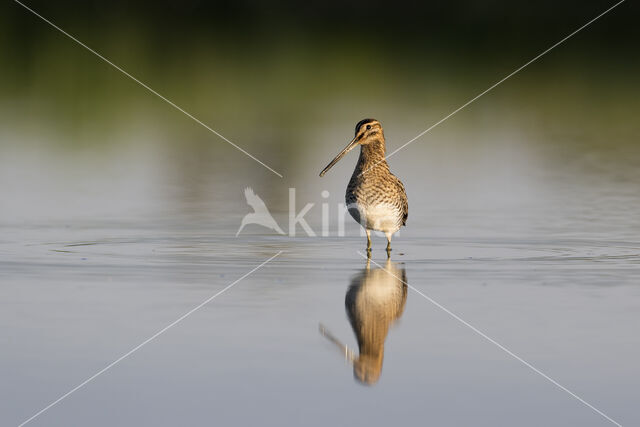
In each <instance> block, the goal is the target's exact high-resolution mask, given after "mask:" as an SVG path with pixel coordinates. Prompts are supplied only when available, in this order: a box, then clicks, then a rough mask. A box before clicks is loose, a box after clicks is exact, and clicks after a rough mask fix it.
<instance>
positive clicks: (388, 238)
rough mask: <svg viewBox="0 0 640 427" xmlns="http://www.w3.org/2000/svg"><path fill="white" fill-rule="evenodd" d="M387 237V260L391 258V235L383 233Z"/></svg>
mask: <svg viewBox="0 0 640 427" xmlns="http://www.w3.org/2000/svg"><path fill="white" fill-rule="evenodd" d="M385 235H386V236H387V258H390V257H391V233H385Z"/></svg>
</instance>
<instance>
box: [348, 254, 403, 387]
mask: <svg viewBox="0 0 640 427" xmlns="http://www.w3.org/2000/svg"><path fill="white" fill-rule="evenodd" d="M385 270H386V271H385ZM406 279H407V277H406V273H405V270H404V267H403V268H398V267H397V266H396V265H394V264H392V263H391V260H390V259H387V263H386V265H385V267H384V268H374V269H370V268H369V260H367V267H366V268H365V269H364V271H363V272H362V273H360V274H359V275H358V276H356V277H354V279H353V280H352V281H351V286H350V287H349V290H348V291H347V295H346V296H345V301H344V304H345V307H346V309H347V315H348V316H349V322H350V323H351V327H352V328H353V332H354V333H355V334H356V338H357V339H358V348H359V355H358V357H357V358H356V359H355V360H354V361H353V375H354V376H355V377H356V378H357V379H358V380H359V381H361V382H362V383H364V384H367V385H372V384H375V383H376V382H377V381H378V379H379V378H380V373H381V372H382V359H383V358H384V341H385V339H386V338H387V332H388V331H389V326H390V325H391V324H392V323H393V322H394V321H395V320H396V319H398V318H399V317H400V316H402V312H403V310H404V305H405V303H406V301H407V285H406V282H407V280H406Z"/></svg>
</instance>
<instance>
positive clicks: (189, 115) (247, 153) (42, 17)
mask: <svg viewBox="0 0 640 427" xmlns="http://www.w3.org/2000/svg"><path fill="white" fill-rule="evenodd" d="M13 1H14V2H16V3H18V4H19V5H20V6H22V7H23V8H25V9H26V10H28V11H29V12H31V13H33V14H34V15H35V16H37V17H38V18H40V19H42V20H43V21H44V22H46V23H47V24H49V25H51V26H52V27H53V28H55V29H56V30H58V31H60V32H61V33H62V34H64V35H65V36H67V37H69V38H70V39H71V40H73V41H74V42H76V43H78V44H79V45H80V46H82V47H84V48H85V49H87V50H88V51H89V52H91V53H93V54H94V55H95V56H97V57H98V58H100V59H102V60H103V61H104V62H106V63H107V64H109V65H111V66H112V67H113V68H115V69H116V70H118V71H120V72H121V73H122V74H124V75H125V76H127V77H129V78H130V79H131V80H133V81H134V82H136V83H138V84H139V85H140V86H142V87H143V88H145V89H147V90H148V91H149V92H151V93H152V94H154V95H156V96H157V97H158V98H160V99H162V100H163V101H164V102H166V103H167V104H169V105H171V106H172V107H173V108H175V109H176V110H178V111H180V112H181V113H183V114H184V115H185V116H187V117H189V118H190V119H192V120H193V121H195V122H196V123H198V124H199V125H201V126H202V127H204V128H205V129H207V130H208V131H210V132H212V133H213V134H214V135H216V136H218V137H219V138H221V139H223V140H225V141H226V142H228V143H229V144H231V145H232V146H233V147H235V148H236V149H238V150H240V151H242V152H243V153H244V154H246V155H247V156H249V157H251V158H252V159H253V160H255V161H256V162H258V163H260V164H261V165H262V166H264V167H265V168H267V169H269V170H270V171H271V172H273V173H274V174H276V175H278V176H279V177H280V178H282V174H280V173H278V172H276V171H275V170H274V169H272V168H271V167H269V166H267V165H266V164H265V163H263V162H262V161H260V160H259V159H257V158H256V157H255V156H254V155H252V154H251V153H249V152H248V151H246V150H245V149H244V148H242V147H240V146H239V145H237V144H235V143H233V142H231V141H230V140H229V139H227V138H225V137H224V136H223V135H222V134H220V133H218V132H216V131H215V130H214V129H212V128H211V127H210V126H208V125H207V124H205V123H203V122H202V121H200V120H199V119H197V118H196V117H194V116H193V115H192V114H190V113H189V112H187V111H185V110H184V109H183V108H182V107H180V106H178V105H176V104H174V103H173V102H172V101H170V100H169V99H167V98H165V97H164V96H162V95H160V94H159V93H158V92H156V91H155V90H153V89H152V88H150V87H149V86H147V85H146V84H144V83H142V82H141V81H140V80H138V79H136V78H135V77H133V76H132V75H131V74H129V73H127V72H126V71H125V70H123V69H122V68H120V67H119V66H117V65H116V64H114V63H113V62H111V61H109V60H108V59H107V58H105V57H104V56H102V55H100V54H99V53H98V52H96V51H95V50H93V49H91V48H90V47H89V46H87V45H86V44H84V43H82V42H81V41H80V40H78V39H77V38H75V37H74V36H72V35H71V34H69V33H67V32H66V31H65V30H63V29H62V28H60V27H58V26H57V25H56V24H54V23H53V22H51V21H49V20H48V19H47V18H45V17H44V16H42V15H40V14H39V13H38V12H36V11H35V10H33V9H31V8H29V7H28V6H26V5H25V4H24V3H21V2H20V1H18V0H13Z"/></svg>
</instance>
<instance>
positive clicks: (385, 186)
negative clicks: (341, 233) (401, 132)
mask: <svg viewBox="0 0 640 427" xmlns="http://www.w3.org/2000/svg"><path fill="white" fill-rule="evenodd" d="M358 145H359V146H360V158H359V159H358V163H357V164H356V168H355V170H354V171H353V175H351V180H350V181H349V185H348V186H347V193H346V195H345V201H346V204H347V209H348V210H349V213H350V214H351V216H352V217H353V219H355V220H356V221H357V222H358V223H359V224H360V225H362V226H363V227H364V229H365V230H366V232H367V254H370V253H371V230H375V231H382V232H383V233H384V234H385V236H387V255H390V252H391V236H392V235H393V233H395V232H396V231H398V230H399V229H400V227H401V226H403V225H406V222H407V216H408V214H409V205H408V202H407V194H406V193H405V191H404V185H402V182H401V181H400V180H399V179H398V178H396V176H395V175H394V174H392V173H391V171H389V165H388V164H387V161H386V159H385V139H384V131H383V130H382V125H381V124H380V122H379V121H377V120H375V119H364V120H361V121H360V122H358V124H357V125H356V132H355V137H354V138H353V140H351V142H350V143H349V145H347V146H346V147H345V148H344V150H342V151H341V152H340V154H338V155H337V156H336V157H335V159H333V160H332V161H331V163H329V164H328V165H327V167H326V168H324V169H323V171H322V172H320V176H324V174H325V173H326V172H327V171H328V170H329V169H331V167H332V166H333V165H335V164H336V163H338V161H339V160H340V159H341V158H342V157H343V156H344V155H345V154H347V153H348V152H349V151H351V150H352V149H354V148H355V147H356V146H358Z"/></svg>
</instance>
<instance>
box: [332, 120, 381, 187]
mask: <svg viewBox="0 0 640 427" xmlns="http://www.w3.org/2000/svg"><path fill="white" fill-rule="evenodd" d="M373 143H382V144H383V146H384V131H383V130H382V125H381V124H380V122H379V121H377V120H376V119H364V120H360V121H359V122H358V124H357V125H356V132H355V136H354V137H353V139H352V140H351V142H350V143H349V144H348V145H347V146H346V147H345V148H344V150H342V151H341V152H340V154H338V155H337V156H336V157H335V159H333V160H331V163H329V164H328V165H327V167H326V168H324V169H323V170H322V172H320V176H324V174H325V173H327V171H328V170H329V169H331V168H332V167H333V165H335V164H336V163H338V162H339V161H340V159H341V158H342V157H343V156H344V155H345V154H347V153H348V152H349V151H351V150H353V149H354V148H355V147H356V146H358V145H370V144H373Z"/></svg>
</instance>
